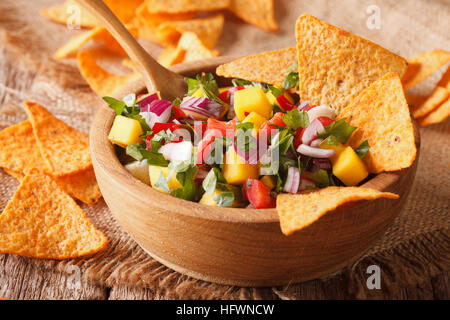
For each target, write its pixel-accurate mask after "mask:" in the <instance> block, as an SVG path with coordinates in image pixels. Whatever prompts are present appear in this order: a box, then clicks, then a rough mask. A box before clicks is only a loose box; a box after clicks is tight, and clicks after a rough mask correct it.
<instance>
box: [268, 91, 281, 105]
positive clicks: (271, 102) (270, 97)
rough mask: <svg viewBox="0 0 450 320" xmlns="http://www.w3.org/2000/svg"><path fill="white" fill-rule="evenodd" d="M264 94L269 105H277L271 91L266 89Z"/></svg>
mask: <svg viewBox="0 0 450 320" xmlns="http://www.w3.org/2000/svg"><path fill="white" fill-rule="evenodd" d="M266 96H267V99H268V100H269V102H270V104H271V105H274V104H276V105H277V106H279V105H278V101H277V98H275V96H274V95H273V93H272V92H271V91H267V92H266Z"/></svg>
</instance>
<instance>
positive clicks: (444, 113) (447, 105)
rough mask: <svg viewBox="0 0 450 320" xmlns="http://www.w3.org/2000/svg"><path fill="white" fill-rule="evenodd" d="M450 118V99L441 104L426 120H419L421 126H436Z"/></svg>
mask: <svg viewBox="0 0 450 320" xmlns="http://www.w3.org/2000/svg"><path fill="white" fill-rule="evenodd" d="M449 116H450V99H448V100H447V101H445V102H444V103H443V104H441V105H440V106H439V107H438V108H437V109H436V110H434V111H433V112H431V113H430V114H428V115H427V116H426V117H424V118H420V119H419V120H418V122H419V124H420V125H421V126H424V127H426V126H429V125H430V124H435V123H439V122H443V121H444V120H445V119H447V118H448V117H449Z"/></svg>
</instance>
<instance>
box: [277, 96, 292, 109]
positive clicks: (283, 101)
mask: <svg viewBox="0 0 450 320" xmlns="http://www.w3.org/2000/svg"><path fill="white" fill-rule="evenodd" d="M277 102H278V104H279V106H280V108H281V109H283V111H290V110H292V109H295V108H296V107H295V105H294V104H293V103H292V102H291V101H289V100H288V98H287V97H286V96H285V95H284V94H282V95H280V96H278V98H277Z"/></svg>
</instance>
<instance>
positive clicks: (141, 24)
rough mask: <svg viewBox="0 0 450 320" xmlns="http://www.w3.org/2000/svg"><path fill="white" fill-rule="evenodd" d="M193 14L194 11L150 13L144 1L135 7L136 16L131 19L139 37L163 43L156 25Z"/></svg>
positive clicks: (183, 18) (188, 17)
mask: <svg viewBox="0 0 450 320" xmlns="http://www.w3.org/2000/svg"><path fill="white" fill-rule="evenodd" d="M195 15H196V12H183V13H174V14H170V13H157V14H152V13H150V12H149V11H148V6H147V3H146V2H144V3H142V5H140V6H139V8H137V10H136V18H135V19H134V20H133V23H134V25H135V26H136V27H137V28H138V31H139V37H140V38H143V39H147V40H150V41H154V42H156V43H159V44H162V45H165V43H164V41H163V40H162V39H161V38H160V37H159V36H158V34H157V28H158V26H160V25H161V24H162V23H165V22H170V21H179V20H190V19H192V18H193V17H194V16H195Z"/></svg>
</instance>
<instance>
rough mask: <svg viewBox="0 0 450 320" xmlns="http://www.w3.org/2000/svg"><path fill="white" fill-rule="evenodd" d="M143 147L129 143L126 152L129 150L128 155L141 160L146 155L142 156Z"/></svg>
mask: <svg viewBox="0 0 450 320" xmlns="http://www.w3.org/2000/svg"><path fill="white" fill-rule="evenodd" d="M141 149H142V148H141V147H140V146H139V145H138V144H129V145H128V146H127V149H126V152H127V155H129V156H130V157H132V158H133V159H135V160H137V161H141V160H142V159H144V157H143V156H142V153H141Z"/></svg>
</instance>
